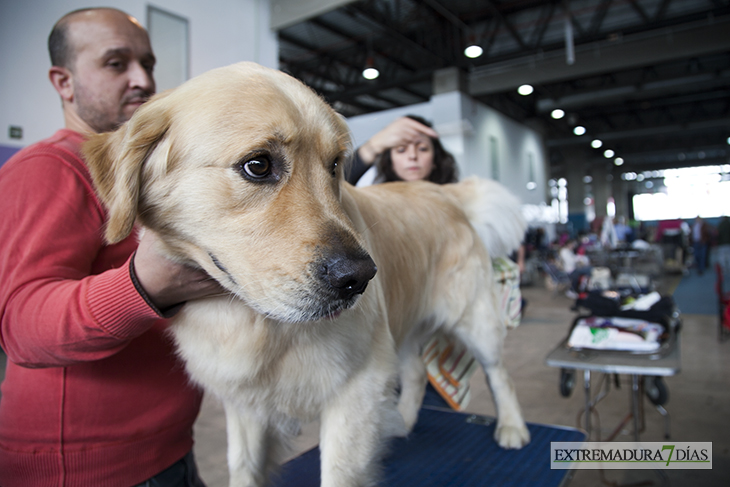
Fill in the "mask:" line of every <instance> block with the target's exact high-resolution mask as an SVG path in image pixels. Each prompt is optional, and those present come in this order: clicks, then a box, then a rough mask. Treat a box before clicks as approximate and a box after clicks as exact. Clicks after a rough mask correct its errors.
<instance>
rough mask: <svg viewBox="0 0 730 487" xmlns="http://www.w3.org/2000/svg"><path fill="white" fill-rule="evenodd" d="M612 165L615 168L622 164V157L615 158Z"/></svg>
mask: <svg viewBox="0 0 730 487" xmlns="http://www.w3.org/2000/svg"><path fill="white" fill-rule="evenodd" d="M613 163H614V164H615V165H617V166H621V165H623V163H624V158H623V157H617V158H616V159H614V160H613Z"/></svg>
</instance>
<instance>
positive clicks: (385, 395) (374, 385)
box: [320, 353, 403, 487]
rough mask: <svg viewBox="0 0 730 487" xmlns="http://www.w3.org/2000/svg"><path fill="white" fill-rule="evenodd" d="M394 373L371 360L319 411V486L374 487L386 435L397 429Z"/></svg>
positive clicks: (399, 420) (400, 425)
mask: <svg viewBox="0 0 730 487" xmlns="http://www.w3.org/2000/svg"><path fill="white" fill-rule="evenodd" d="M393 355H395V354H394V353H393ZM393 362H394V357H393ZM394 373H395V366H394V365H393V367H392V368H391V369H390V370H386V368H385V367H383V364H382V363H381V364H378V363H377V362H376V361H373V360H371V365H370V366H369V367H368V368H367V369H366V370H363V371H361V372H359V373H358V375H357V376H355V377H354V378H353V379H352V380H350V381H349V382H348V384H347V385H346V386H345V389H344V390H342V391H341V393H339V394H338V395H337V397H335V398H333V400H332V401H331V402H330V403H329V404H328V405H327V406H326V407H325V409H324V411H323V413H322V418H321V422H322V425H321V431H320V450H321V459H322V465H321V469H322V484H321V485H322V487H368V486H374V485H377V481H378V471H379V468H378V467H379V461H380V459H381V455H382V452H383V447H384V444H385V440H386V437H387V436H389V435H390V434H392V433H394V432H400V431H403V420H402V418H401V416H400V414H399V413H398V411H397V409H396V401H395V397H394V386H395V374H394Z"/></svg>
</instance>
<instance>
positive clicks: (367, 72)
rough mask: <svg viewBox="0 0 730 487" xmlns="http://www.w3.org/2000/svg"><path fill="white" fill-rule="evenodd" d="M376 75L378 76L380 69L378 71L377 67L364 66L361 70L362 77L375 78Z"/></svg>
mask: <svg viewBox="0 0 730 487" xmlns="http://www.w3.org/2000/svg"><path fill="white" fill-rule="evenodd" d="M378 76H380V71H378V70H377V69H375V68H373V67H370V68H365V69H364V70H363V71H362V77H363V78H365V79H375V78H377V77H378Z"/></svg>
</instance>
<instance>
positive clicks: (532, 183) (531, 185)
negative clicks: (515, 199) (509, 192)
mask: <svg viewBox="0 0 730 487" xmlns="http://www.w3.org/2000/svg"><path fill="white" fill-rule="evenodd" d="M535 188H537V183H536V182H535V181H530V182H529V183H527V189H528V190H529V191H533V190H534V189H535Z"/></svg>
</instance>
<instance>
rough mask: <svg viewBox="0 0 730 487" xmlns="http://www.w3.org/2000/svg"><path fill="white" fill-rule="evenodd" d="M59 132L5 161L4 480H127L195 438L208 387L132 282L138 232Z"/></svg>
mask: <svg viewBox="0 0 730 487" xmlns="http://www.w3.org/2000/svg"><path fill="white" fill-rule="evenodd" d="M82 142H83V138H82V136H81V135H80V134H78V133H76V132H73V131H70V130H60V131H58V132H57V133H56V134H55V135H54V136H53V137H51V138H50V139H47V140H45V141H42V142H39V143H37V144H34V145H32V146H30V147H28V148H26V149H24V150H21V151H20V152H18V153H17V154H15V155H14V156H13V157H12V158H11V159H10V160H9V161H8V162H7V163H6V164H5V165H4V166H3V167H2V169H0V215H1V216H0V320H1V321H0V344H1V345H2V348H3V349H4V350H5V352H6V353H7V355H8V357H9V361H8V365H7V370H6V375H5V380H4V382H3V383H2V388H1V389H0V392H1V393H2V395H1V396H0V485H2V486H3V487H15V486H26V485H27V486H33V487H41V486H49V487H50V486H54V487H61V486H64V487H66V486H69V487H70V486H125V487H128V486H130V485H134V484H136V483H139V482H142V481H144V480H145V479H147V478H149V477H151V476H153V475H155V474H157V473H159V472H160V471H162V470H164V469H165V468H166V467H168V466H170V465H171V464H173V463H175V461H177V460H178V459H180V458H182V457H183V456H184V455H185V454H186V453H187V452H188V451H189V450H190V449H191V448H192V443H193V441H192V428H193V423H194V421H195V418H196V416H197V414H198V411H199V408H200V401H201V397H202V396H201V393H200V391H199V390H197V389H195V388H194V387H192V386H191V385H190V383H189V381H188V378H187V376H186V374H185V372H184V369H183V365H182V363H181V362H179V361H178V360H177V359H176V357H175V355H174V350H173V346H172V343H171V341H170V339H169V337H168V336H167V335H166V334H165V328H166V324H167V322H166V320H163V319H160V318H159V316H158V315H157V314H156V313H155V312H154V311H153V310H152V309H151V308H150V307H149V306H148V305H147V304H146V303H145V301H144V299H143V298H142V297H141V296H140V294H139V293H138V292H137V290H136V289H135V287H134V284H133V283H132V280H131V277H130V272H129V259H130V256H131V254H132V252H133V251H134V249H135V248H136V246H137V241H136V238H135V236H131V237H130V238H128V239H126V240H124V241H123V242H120V243H119V244H116V245H106V244H105V243H104V240H103V227H104V222H105V217H106V212H105V210H104V208H103V207H102V205H101V203H100V201H99V200H98V199H97V197H96V195H95V194H94V191H93V187H92V183H91V177H90V175H89V173H88V171H87V169H86V167H85V165H84V163H83V161H82V160H81V158H80V156H79V147H80V145H81V143H82Z"/></svg>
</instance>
